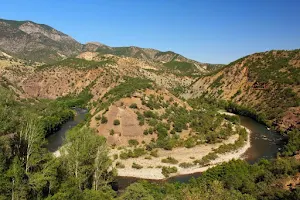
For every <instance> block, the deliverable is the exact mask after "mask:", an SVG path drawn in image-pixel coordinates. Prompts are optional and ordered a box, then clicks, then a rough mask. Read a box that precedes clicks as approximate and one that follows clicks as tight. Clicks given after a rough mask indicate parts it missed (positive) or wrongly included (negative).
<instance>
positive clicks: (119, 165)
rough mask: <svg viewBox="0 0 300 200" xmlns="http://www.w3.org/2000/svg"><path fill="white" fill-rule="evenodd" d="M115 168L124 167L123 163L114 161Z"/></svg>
mask: <svg viewBox="0 0 300 200" xmlns="http://www.w3.org/2000/svg"><path fill="white" fill-rule="evenodd" d="M116 168H125V165H124V164H123V163H121V162H119V161H118V162H117V163H116Z"/></svg>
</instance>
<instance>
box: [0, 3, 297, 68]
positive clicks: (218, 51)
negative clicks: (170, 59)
mask: <svg viewBox="0 0 300 200" xmlns="http://www.w3.org/2000/svg"><path fill="white" fill-rule="evenodd" d="M0 18H5V19H14V20H32V21H35V22H37V23H43V24H48V25H50V26H52V27H54V28H56V29H58V30H60V31H62V32H64V33H66V34H68V35H70V36H72V37H73V38H75V39H76V40H78V41H79V42H81V43H86V42H88V41H98V42H101V43H104V44H107V45H110V46H140V47H149V48H155V49H159V50H162V51H167V50H171V51H175V52H177V53H180V54H182V55H184V56H186V57H189V58H192V59H195V60H198V61H201V62H210V63H228V62H231V61H233V60H235V59H237V58H240V57H242V56H245V55H247V54H251V53H254V52H258V51H266V50H271V49H296V48H300V0H85V1H79V0H28V1H25V0H19V1H17V0H5V1H4V0H0Z"/></svg>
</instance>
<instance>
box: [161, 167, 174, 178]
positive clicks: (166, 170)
mask: <svg viewBox="0 0 300 200" xmlns="http://www.w3.org/2000/svg"><path fill="white" fill-rule="evenodd" d="M176 172H177V167H162V170H161V173H162V174H163V175H164V176H165V177H169V175H170V174H172V173H176Z"/></svg>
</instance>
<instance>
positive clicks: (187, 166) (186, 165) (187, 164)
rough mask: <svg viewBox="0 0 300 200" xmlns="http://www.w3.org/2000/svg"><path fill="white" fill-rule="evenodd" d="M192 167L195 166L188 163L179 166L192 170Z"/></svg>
mask: <svg viewBox="0 0 300 200" xmlns="http://www.w3.org/2000/svg"><path fill="white" fill-rule="evenodd" d="M192 166H194V164H193V163H187V162H183V163H180V164H179V167H182V168H190V167H192Z"/></svg>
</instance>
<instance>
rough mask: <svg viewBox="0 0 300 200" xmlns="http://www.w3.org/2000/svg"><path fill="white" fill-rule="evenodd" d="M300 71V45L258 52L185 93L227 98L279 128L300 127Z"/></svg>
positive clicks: (190, 95)
mask: <svg viewBox="0 0 300 200" xmlns="http://www.w3.org/2000/svg"><path fill="white" fill-rule="evenodd" d="M299 74H300V50H299V49H298V50H293V51H283V50H282V51H279V50H277V51H275V50H274V51H267V52H262V53H255V54H252V55H249V56H246V57H244V58H241V59H239V60H236V61H234V62H232V63H230V64H229V65H227V66H225V67H224V68H222V69H220V70H218V71H215V72H213V73H212V74H210V75H206V76H204V77H201V78H199V79H198V80H197V81H195V82H194V83H193V84H192V85H191V87H190V92H189V93H188V94H185V95H184V96H185V97H186V98H194V97H197V96H201V95H204V96H207V97H208V96H209V97H214V98H218V99H225V100H228V101H232V102H234V103H236V104H238V105H243V107H245V109H246V108H249V109H251V110H252V109H253V110H254V111H255V112H257V113H258V114H259V115H260V118H261V119H262V121H265V122H266V123H267V124H269V125H273V126H275V127H276V128H278V129H279V130H289V129H293V128H300V117H299V116H300V96H299V94H300V76H299Z"/></svg>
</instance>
